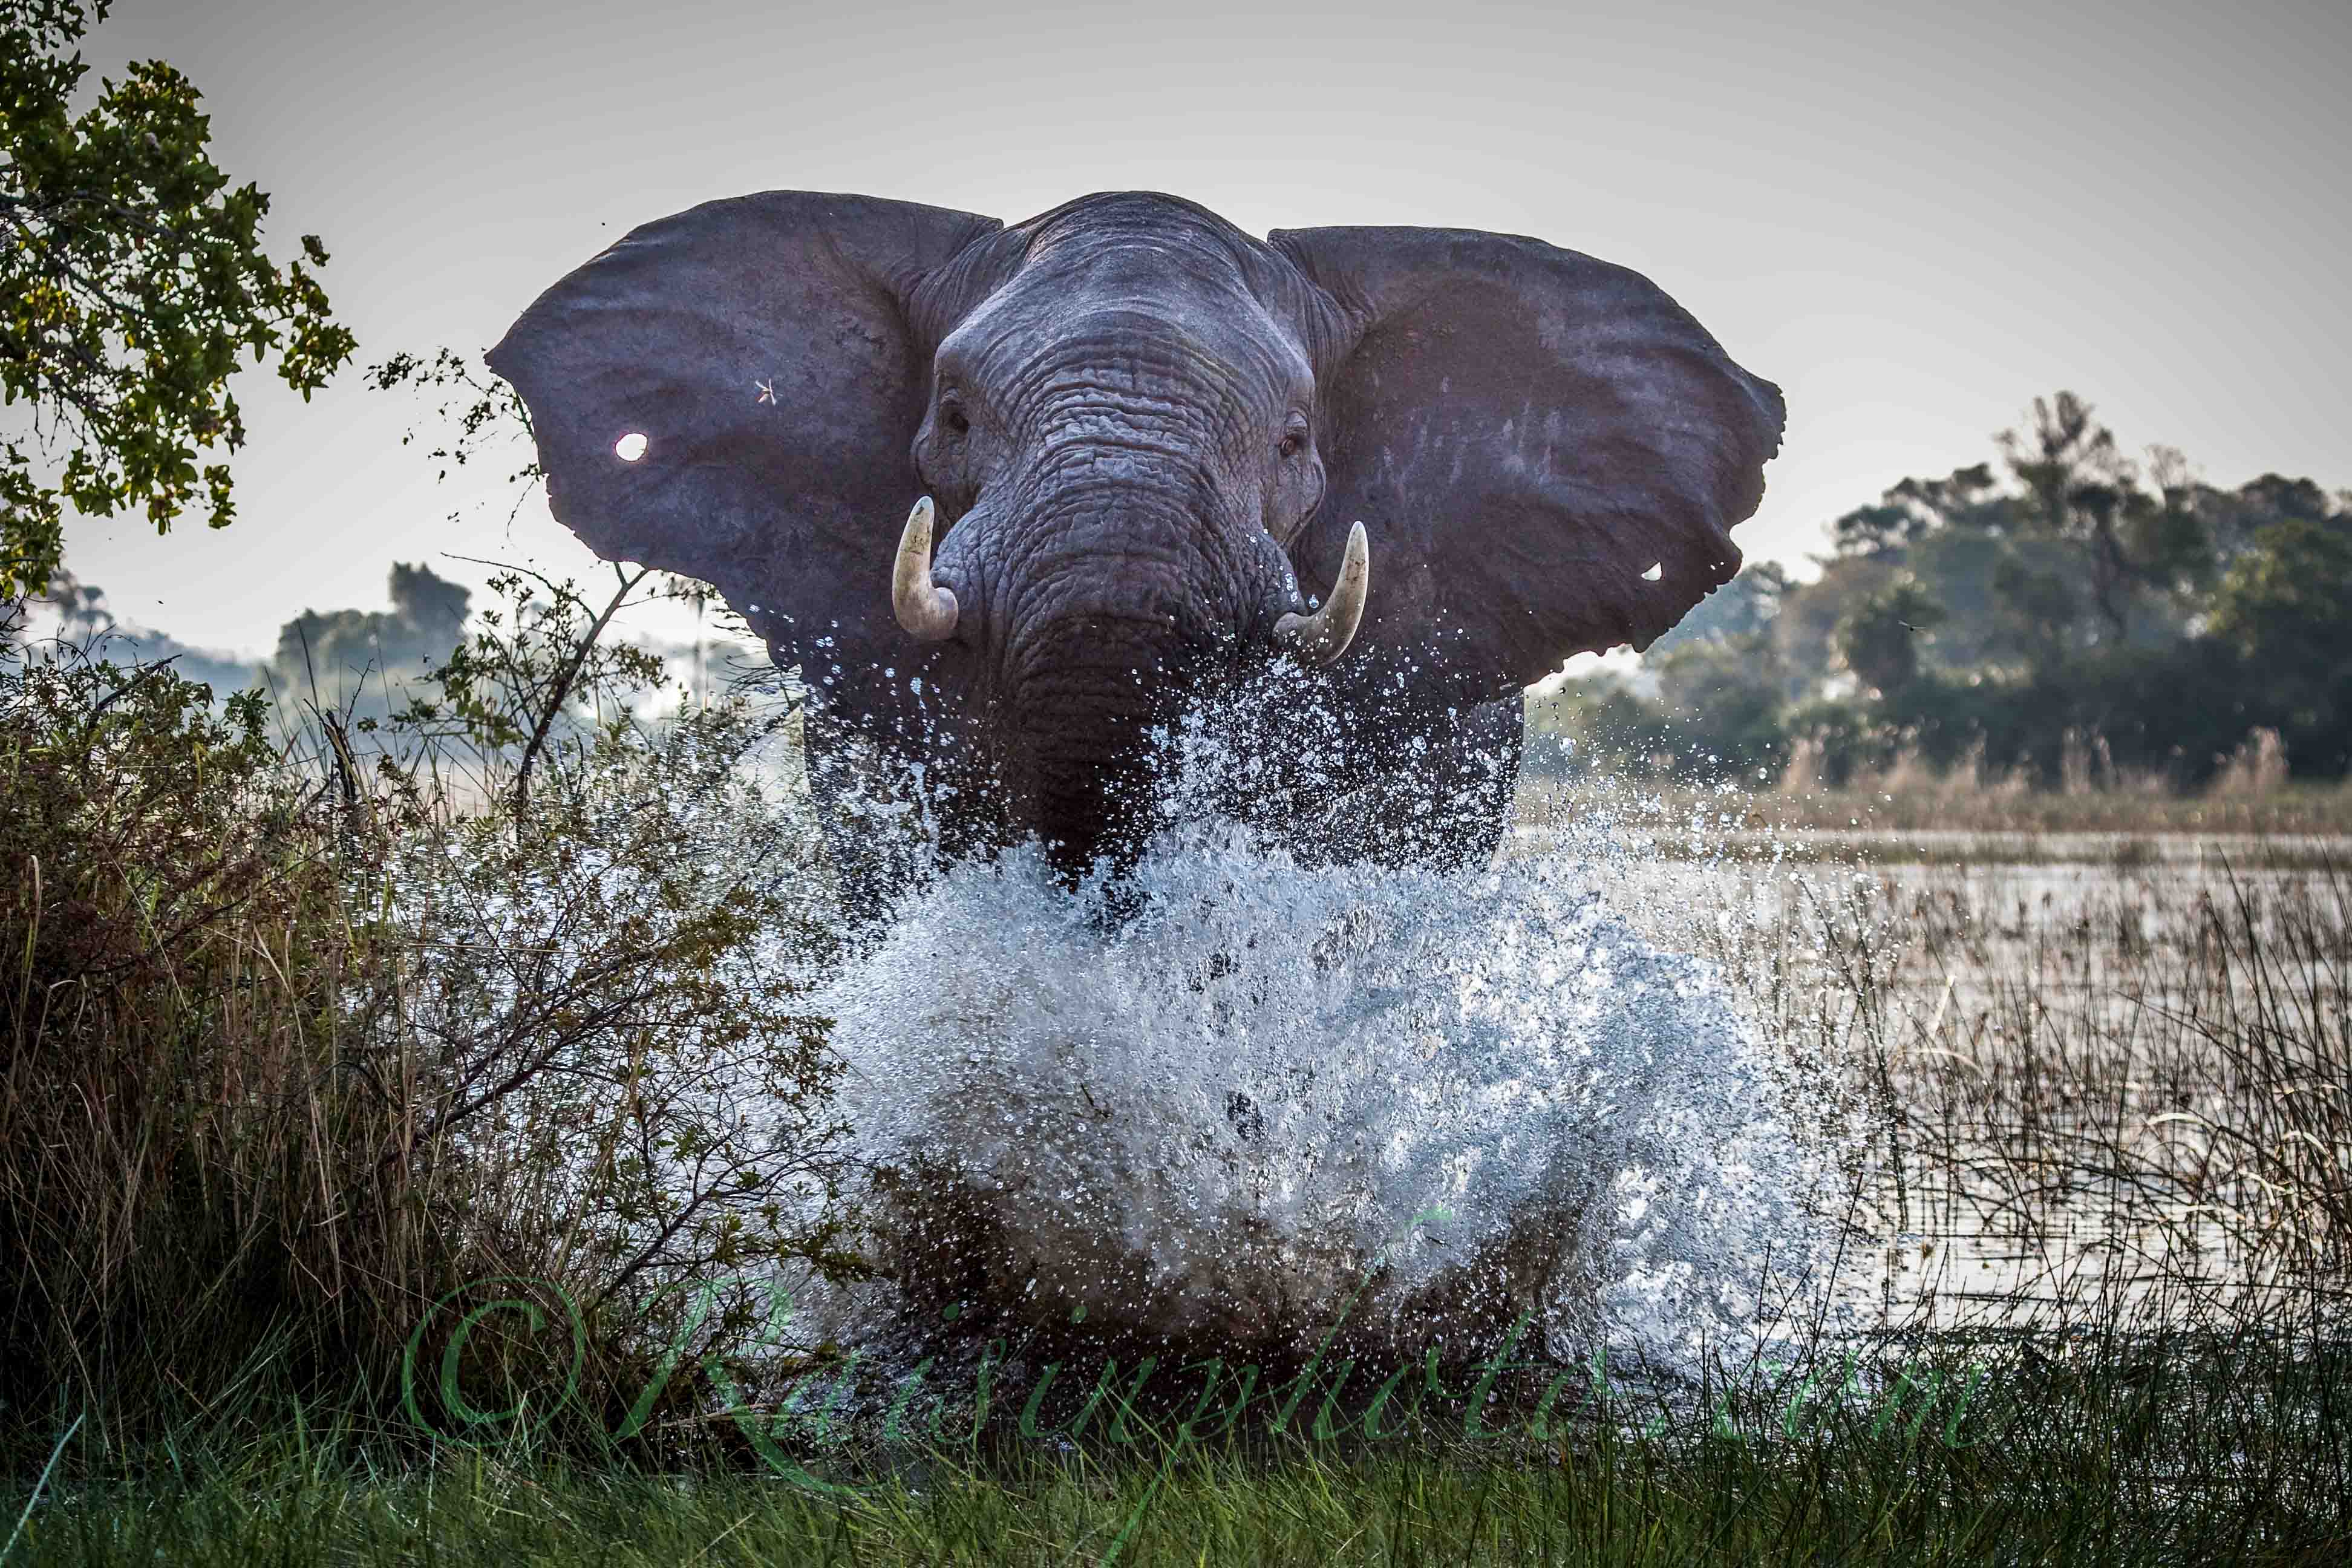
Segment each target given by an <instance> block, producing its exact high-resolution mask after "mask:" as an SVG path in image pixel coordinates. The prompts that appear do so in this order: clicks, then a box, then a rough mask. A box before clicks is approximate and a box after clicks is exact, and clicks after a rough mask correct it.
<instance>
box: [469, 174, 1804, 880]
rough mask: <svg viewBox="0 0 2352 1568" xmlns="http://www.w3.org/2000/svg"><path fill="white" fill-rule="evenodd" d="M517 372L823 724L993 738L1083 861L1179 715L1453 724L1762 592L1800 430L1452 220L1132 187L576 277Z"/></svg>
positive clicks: (1582, 268)
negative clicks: (1379, 706)
mask: <svg viewBox="0 0 2352 1568" xmlns="http://www.w3.org/2000/svg"><path fill="white" fill-rule="evenodd" d="M490 363H491V364H492V365H493V366H494V367H495V368H496V369H497V370H498V371H499V373H500V374H504V375H506V376H507V377H508V378H509V379H510V380H511V381H512V382H513V383H514V384H515V385H516V387H517V388H518V389H519V390H520V392H521V394H522V395H523V397H524V398H525V400H526V401H527V403H528V404H529V405H530V409H531V412H532V415H533V417H534V424H535V428H536V431H537V436H538V440H539V447H540V453H541V461H542V464H543V465H544V467H545V468H546V471H547V475H548V482H549V499H550V501H551V505H552V507H553V510H554V511H555V515H556V516H557V517H558V518H559V519H560V520H561V521H563V522H564V523H566V524H567V525H568V526H570V527H571V528H572V530H573V531H575V532H576V533H578V534H579V535H580V536H581V537H582V538H583V540H584V541H585V542H587V543H588V544H589V545H590V546H591V547H592V548H593V549H595V550H596V551H597V552H599V553H600V554H603V555H605V556H608V557H613V558H618V559H626V560H632V561H637V562H642V563H648V564H652V565H656V566H659V567H663V568H665V569H668V570H673V571H678V572H684V573H687V574H692V575H694V576H698V577H701V578H705V579H708V580H709V581H711V582H713V583H715V584H718V585H719V588H720V589H721V591H722V592H724V593H725V594H726V595H727V596H728V598H729V600H730V603H731V604H733V605H735V606H736V607H737V608H738V609H739V610H740V611H741V612H742V613H743V614H744V616H745V617H746V618H747V620H748V621H749V622H750V624H751V626H752V627H753V629H755V630H756V631H758V632H759V633H760V634H761V636H763V637H765V638H766V640H767V642H768V644H769V647H770V649H771V651H772V654H773V656H774V658H775V659H776V661H777V662H778V663H779V664H780V665H794V664H797V665H799V666H801V667H802V668H803V671H804V673H805V676H806V678H807V680H808V684H809V685H810V686H811V688H812V689H814V690H815V691H816V692H818V693H819V694H820V695H821V697H822V698H823V700H824V701H825V702H826V704H827V705H828V707H829V708H831V709H832V710H835V712H837V713H840V714H842V715H845V716H866V717H868V718H870V721H872V722H873V723H875V724H877V726H880V727H883V728H894V729H897V730H898V731H901V732H902V739H905V740H908V741H909V742H914V743H918V744H922V745H927V746H933V747H938V748H944V749H956V748H964V749H971V748H977V749H978V750H979V751H980V752H982V754H984V755H985V757H986V758H987V760H988V763H989V764H990V766H989V769H988V772H989V773H990V774H991V776H992V777H993V778H994V779H995V780H996V781H997V782H998V783H999V784H1000V785H1001V787H1002V790H1003V807H1004V809H1005V810H1006V811H1007V812H1008V813H1009V815H1010V816H1011V818H1012V820H1013V823H1014V825H1015V826H1024V827H1028V828H1034V829H1035V830H1036V831H1038V832H1039V833H1040V834H1041V835H1042V836H1043V837H1045V839H1046V840H1047V841H1048V842H1049V843H1052V844H1055V845H1058V846H1059V847H1060V849H1061V851H1062V853H1063V855H1064V857H1065V859H1066V862H1080V861H1083V860H1084V859H1085V858H1087V857H1088V856H1089V855H1090V854H1091V853H1092V852H1093V851H1094V850H1095V849H1096V848H1097V847H1098V846H1099V845H1100V844H1101V843H1102V841H1103V839H1104V837H1105V834H1106V832H1107V831H1108V829H1110V828H1112V827H1114V826H1117V825H1118V824H1119V823H1120V822H1122V821H1125V820H1129V818H1131V816H1133V812H1132V809H1131V807H1130V806H1129V805H1126V804H1124V803H1123V799H1122V795H1121V792H1122V790H1123V789H1124V788H1125V787H1126V786H1127V785H1128V784H1129V783H1131V782H1132V781H1134V780H1135V779H1136V778H1137V777H1138V776H1139V773H1140V772H1141V771H1142V769H1143V766H1144V755H1145V736H1146V733H1147V731H1149V729H1150V727H1151V725H1152V724H1153V723H1154V722H1155V721H1157V720H1159V719H1160V718H1161V717H1162V716H1163V715H1164V714H1165V713H1166V712H1167V711H1168V710H1169V704H1170V703H1171V700H1173V699H1175V698H1177V697H1180V696H1181V695H1182V694H1184V693H1187V692H1197V691H1200V690H1202V689H1208V688H1213V687H1214V686H1215V685H1216V684H1217V683H1219V682H1221V681H1223V680H1224V679H1227V678H1228V677H1229V676H1230V675H1231V674H1232V673H1234V671H1236V670H1238V669H1241V668H1245V667H1246V666H1247V665H1248V664H1249V663H1251V662H1252V661H1253V660H1256V659H1263V658H1267V657H1271V656H1273V655H1275V654H1276V653H1279V652H1287V653H1288V654H1290V655H1292V656H1293V657H1296V658H1298V659H1299V660H1300V661H1301V662H1303V663H1307V664H1310V665H1329V666H1331V667H1332V679H1334V680H1335V681H1337V682H1339V685H1340V686H1341V687H1342V688H1344V689H1351V690H1353V691H1355V692H1356V693H1358V694H1359V695H1360V696H1370V695H1371V694H1373V693H1376V692H1377V693H1378V694H1379V700H1383V701H1391V702H1402V703H1408V704H1421V705H1434V706H1436V707H1438V708H1441V709H1442V708H1445V707H1454V706H1459V707H1465V708H1466V707H1469V706H1472V705H1475V704H1478V703H1482V702H1486V701H1489V700H1493V699H1495V698H1496V697H1499V696H1502V695H1504V694H1507V693H1509V692H1512V691H1514V690H1516V689H1517V688H1518V687H1520V686H1523V685H1525V684H1526V683H1528V682H1529V681H1532V680H1534V679H1538V678H1539V677H1541V676H1542V675H1544V674H1545V673H1547V672H1549V671H1550V670H1552V669H1555V668H1558V667H1559V664H1560V663H1561V661H1562V660H1563V659H1565V658H1567V657H1568V656H1570V654H1573V653H1575V652H1578V651H1580V650H1582V649H1588V648H1590V649H1601V648H1606V647H1612V646H1613V645H1615V644H1617V643H1621V642H1628V641H1630V642H1633V643H1634V644H1635V645H1636V646H1643V645H1646V643H1647V642H1648V641H1649V639H1651V638H1652V637H1655V636H1656V635H1658V634H1659V633H1660V632H1662V631H1663V630H1664V629H1665V628H1666V627H1668V626H1672V625H1673V624H1674V622H1675V620H1676V619H1678V618H1679V617H1680V616H1682V614H1683V613H1684V612H1685V610H1687V609H1688V608H1689V607H1690V606H1691V605H1693V604H1695V603H1696V602H1697V600H1698V599H1699V598H1700V597H1701V596H1702V595H1705V594H1706V593H1708V592H1709V591H1711V590H1712V589H1713V588H1715V587H1716V586H1717V585H1718V584H1721V583H1723V582H1725V581H1726V580H1727V579H1728V578H1729V577H1730V575H1731V574H1732V573H1733V572H1734V571H1736V570H1737V569H1738V563H1739V552H1738V548H1737V547H1736V546H1735V545H1734V544H1733V543H1732V542H1731V540H1730V537H1729V533H1728V530H1729V529H1730V527H1731V525H1732V524H1734V523H1736V522H1738V521H1740V520H1742V519H1744V518H1746V517H1747V516H1748V515H1749V513H1750V512H1752V511H1753V510H1755V507H1756V504H1757V501H1758V500H1759V497H1760V495H1761V493H1762V488H1763V487H1762V479H1761V474H1760V469H1761V467H1762V464H1763V462H1764V460H1765V459H1766V458H1768V457H1769V456H1770V455H1771V454H1772V452H1773V451H1774V450H1775V449H1776V448H1777V447H1778V444H1779V438H1780V424H1781V405H1780V395H1779V393H1778V392H1777V390H1776V389H1774V388H1773V387H1772V386H1771V385H1770V384H1769V383H1765V382H1761V381H1759V380H1757V379H1756V378H1755V377H1753V376H1750V375H1748V374H1747V373H1746V372H1744V371H1742V370H1741V369H1739V367H1738V366H1737V365H1736V364H1734V363H1732V362H1731V361H1730V360H1729V359H1728V358H1727V356H1726V355H1725V354H1724V353H1723V351H1722V350H1721V348H1719V347H1718V346H1717V343H1716V342H1715V341H1714V339H1712V338H1711V337H1709V336H1708V335H1707V333H1706V331H1705V330H1704V329H1702V328H1701V327H1700V326H1699V325H1698V324H1697V322H1696V321H1693V320H1692V319H1691V318H1690V317H1689V316H1688V315H1687V314H1685V312H1684V311H1683V310H1681V309H1680V308H1679V307H1677V306H1676V305H1675V303H1674V302H1673V301H1672V300H1669V299H1668V298H1667V297H1666V296H1665V295H1664V293H1662V292H1661V291H1660V290H1659V289H1657V288H1655V287H1654V285H1652V284H1651V283H1649V282H1648V281H1647V280H1646V279H1643V278H1641V277H1640V276H1638V275H1636V274H1634V273H1632V272H1629V271H1626V270H1624V269H1622V268H1617V267H1612V266H1610V265H1608V264H1606V263H1603V262H1600V261H1596V260H1593V259H1592V258H1589V257H1584V256H1580V255H1577V254H1575V253H1573V252H1570V251H1563V250H1559V249H1555V248H1553V247H1550V246H1547V245H1544V244H1542V243H1540V242H1538V241H1536V240H1532V239H1525V238H1518V237H1508V236H1498V235H1488V234H1477V233H1466V232H1460V231H1454V230H1443V229H1399V228H1385V229H1384V228H1323V229H1306V230H1296V231H1287V232H1285V231H1277V232H1276V233H1275V234H1274V235H1273V236H1271V237H1270V238H1269V239H1268V240H1265V241H1260V240H1257V239H1255V238H1253V237H1250V236H1247V235H1245V234H1243V233H1242V232H1241V231H1239V230H1238V229H1236V228H1234V226H1232V225H1230V224H1228V223H1226V222H1225V221H1223V219H1221V218H1219V217H1217V216H1214V215H1213V214H1211V213H1209V212H1206V211H1204V210H1203V209H1202V208H1200V207H1197V206H1194V205H1192V204H1190V203H1187V202H1183V201H1180V200H1177V199H1176V198H1173V197H1170V196H1164V195H1150V194H1141V193H1119V194H1110V195H1094V196H1087V197H1084V198H1081V199H1080V200H1077V201H1075V202H1072V203H1069V204H1068V205H1065V206H1062V207H1058V208H1056V209H1055V210H1054V211H1052V212H1050V213H1047V214H1045V215H1044V216H1041V217H1038V218H1035V219H1033V220H1031V221H1030V222H1027V223H1024V224H1022V225H1020V226H1017V227H1014V228H1010V229H1008V228H1005V227H1003V226H1002V225H1000V224H998V223H996V222H995V221H993V220H991V219H986V218H982V217H976V216H971V215H969V214H963V213H956V212H948V211H942V210H940V209H937V208H931V207H923V206H917V205H909V204H906V203H899V202H888V201H879V200H875V199H873V198H869V197H863V196H843V195H815V194H810V193H803V192H773V193H770V194H767V195H756V196H748V197H744V198H741V199H739V200H732V201H722V202H714V203H710V204H708V205H703V206H699V207H696V208H694V209H692V210H691V211H688V212H686V213H683V214H680V215H678V216H675V217H670V218H667V219H664V220H662V221H660V222H657V223H654V224H650V225H647V226H645V227H643V228H640V229H638V230H636V231H635V232H634V233H632V234H631V235H629V236H628V237H626V238H625V239H623V240H622V241H620V242H619V243H618V244H616V245H614V247H612V248H611V249H609V250H607V251H605V252H604V254H603V255H601V256H599V257H597V258H595V259H593V261H590V262H589V263H588V264H587V265H585V266H584V267H583V268H580V269H579V270H578V271H576V272H574V273H572V275H571V276H569V277H568V278H565V279H562V281H561V282H559V283H557V284H556V285H555V286H554V287H553V288H552V289H550V290H548V292H547V293H546V294H545V295H543V296H542V297H541V299H540V300H538V302H537V303H535V304H534V305H533V306H532V307H531V308H530V310H529V311H527V312H526V313H525V314H524V315H523V317H522V318H521V320H520V321H518V322H517V323H516V324H515V326H514V328H513V330H512V331H509V333H508V335H507V337H506V340H505V341H504V342H501V343H500V344H499V346H498V348H497V349H496V350H494V351H493V352H492V354H491V359H490ZM1359 522H1360V523H1361V528H1360V529H1359V528H1357V527H1356V526H1355V525H1356V524H1357V523H1359ZM1302 582H1303V583H1304V584H1305V585H1306V590H1307V592H1306V594H1302V592H1301V584H1302ZM1308 595H1314V596H1315V597H1314V598H1313V599H1312V600H1311V601H1310V599H1309V597H1308ZM1359 619H1360V626H1359V625H1358V622H1359ZM1335 661H1336V662H1335ZM916 731H921V732H920V733H917V732H916Z"/></svg>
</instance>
